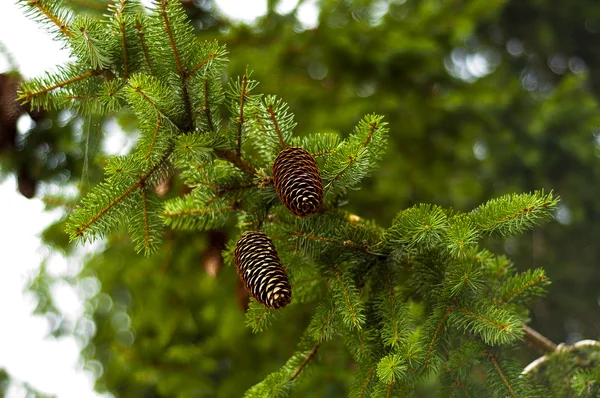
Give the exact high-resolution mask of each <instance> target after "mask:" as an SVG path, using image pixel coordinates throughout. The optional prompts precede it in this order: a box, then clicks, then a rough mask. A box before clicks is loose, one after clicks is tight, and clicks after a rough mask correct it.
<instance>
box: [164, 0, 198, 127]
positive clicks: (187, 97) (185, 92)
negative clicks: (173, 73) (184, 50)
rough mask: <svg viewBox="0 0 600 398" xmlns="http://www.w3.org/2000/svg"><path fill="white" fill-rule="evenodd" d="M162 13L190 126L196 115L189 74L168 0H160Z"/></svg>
mask: <svg viewBox="0 0 600 398" xmlns="http://www.w3.org/2000/svg"><path fill="white" fill-rule="evenodd" d="M159 3H160V14H161V16H162V18H163V21H164V23H165V31H166V33H167V36H168V38H169V44H170V45H171V50H172V51H173V56H174V57H175V62H176V63H177V72H178V73H179V76H180V78H181V89H182V90H183V105H184V107H185V113H186V114H187V117H188V126H187V127H189V126H192V125H193V123H194V115H193V113H192V104H191V102H190V95H189V93H188V87H187V76H188V72H187V69H186V67H185V65H184V64H183V62H182V61H181V57H180V55H179V50H178V49H177V44H176V43H175V36H174V35H173V30H172V28H171V22H170V21H169V16H168V15H167V5H168V0H160V2H159Z"/></svg>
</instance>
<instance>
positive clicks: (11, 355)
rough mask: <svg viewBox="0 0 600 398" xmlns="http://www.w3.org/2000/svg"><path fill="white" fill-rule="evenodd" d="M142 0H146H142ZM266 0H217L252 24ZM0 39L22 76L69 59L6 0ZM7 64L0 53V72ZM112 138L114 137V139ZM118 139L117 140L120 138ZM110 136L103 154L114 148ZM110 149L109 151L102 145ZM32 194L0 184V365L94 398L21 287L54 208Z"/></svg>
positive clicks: (16, 391)
mask: <svg viewBox="0 0 600 398" xmlns="http://www.w3.org/2000/svg"><path fill="white" fill-rule="evenodd" d="M143 1H144V2H146V0H143ZM266 3H267V1H266V0H217V5H218V6H219V8H220V9H221V11H222V12H224V13H226V14H228V15H229V16H230V17H232V18H233V19H235V20H237V21H240V22H247V23H251V22H252V21H253V20H254V19H255V18H257V17H259V16H261V15H263V14H264V13H265V11H266ZM297 3H298V0H283V1H282V2H281V4H280V7H279V9H278V11H279V12H280V13H282V14H285V13H289V12H291V11H292V10H293V9H294V7H295V6H296V5H297ZM315 4H316V1H315V0H308V1H305V3H304V4H303V5H302V6H301V7H299V9H298V13H297V17H298V19H299V21H300V22H301V24H302V28H304V29H311V28H313V27H315V26H316V25H317V19H318V11H317V8H316V6H315ZM0 43H2V44H4V46H5V47H6V48H7V49H8V50H9V52H10V53H11V54H12V55H13V57H14V59H15V60H16V62H17V65H18V67H19V70H20V71H21V73H22V74H23V75H24V76H25V77H26V78H31V77H34V76H39V75H41V74H42V73H43V72H44V71H46V70H49V69H52V68H53V67H54V66H55V65H59V64H62V63H64V62H65V61H66V60H67V59H68V54H67V52H66V51H64V50H61V49H60V44H59V43H58V42H55V41H53V40H52V39H51V38H50V37H49V36H47V35H46V34H45V32H44V30H43V29H42V28H40V27H39V25H37V24H36V23H34V22H32V21H30V20H29V19H27V18H26V17H25V16H24V15H23V12H22V10H21V9H20V8H19V7H18V6H16V5H15V4H14V1H13V0H0ZM7 69H8V64H7V62H6V60H5V59H4V57H3V56H1V55H0V73H2V72H5V71H6V70H7ZM115 139H116V138H115ZM121 142H122V141H121ZM116 146H119V144H118V143H117V142H116V141H115V142H113V143H112V144H111V145H108V147H106V149H108V151H109V152H113V153H114V152H118V151H119V149H120V148H116ZM112 147H114V150H111V149H109V148H112ZM43 207H44V206H43V204H42V202H41V200H40V199H39V198H35V199H31V200H30V199H26V198H25V197H23V196H21V195H20V194H19V193H18V192H17V190H16V182H15V180H14V178H8V179H7V180H6V181H4V182H2V183H0V368H5V369H6V370H7V371H8V372H9V374H10V375H11V376H12V377H14V378H15V379H16V380H17V381H18V382H26V383H28V384H30V385H31V386H33V387H34V388H36V389H38V390H40V391H41V392H44V393H48V394H54V395H56V396H57V397H59V398H70V397H73V398H88V397H99V396H100V395H99V394H97V393H95V392H94V391H93V376H92V375H91V374H90V373H89V372H85V371H83V370H82V366H81V364H80V363H79V350H80V348H81V347H78V345H77V342H76V341H75V339H73V338H61V339H54V338H53V337H48V335H49V325H48V322H47V321H46V320H45V318H43V317H39V316H33V315H31V313H32V311H33V309H34V308H35V300H34V299H33V297H32V296H30V295H27V294H25V293H24V289H25V288H26V286H27V285H28V283H29V281H30V280H31V278H32V277H33V276H34V275H35V273H36V270H37V269H38V267H39V264H40V262H41V261H42V260H43V259H44V258H46V257H47V256H48V251H47V249H45V248H42V247H41V243H40V239H39V234H40V233H41V231H43V229H44V228H45V227H46V226H47V225H49V224H50V223H51V222H52V221H54V220H56V219H58V217H60V214H59V213H56V212H54V213H48V212H44V211H43ZM78 266H79V264H73V262H67V261H65V260H64V259H63V258H61V257H60V256H57V255H54V256H53V257H52V261H51V267H50V268H51V269H52V270H53V271H54V272H56V273H61V272H68V273H71V274H72V273H73V272H76V269H77V267H78ZM53 294H54V298H55V299H56V300H57V305H58V306H59V307H60V309H61V310H64V311H65V312H67V313H68V314H69V315H70V316H72V317H78V316H80V315H81V313H82V305H81V301H80V299H79V298H78V296H77V294H76V293H75V291H74V290H73V289H71V288H70V287H68V286H64V285H63V286H59V287H57V288H55V289H54V290H53ZM24 396H25V392H24V391H23V389H22V387H21V386H20V385H19V384H13V385H12V386H11V388H10V389H9V391H8V395H7V398H20V397H24Z"/></svg>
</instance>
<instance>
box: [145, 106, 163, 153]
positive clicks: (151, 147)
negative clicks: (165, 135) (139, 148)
mask: <svg viewBox="0 0 600 398" xmlns="http://www.w3.org/2000/svg"><path fill="white" fill-rule="evenodd" d="M161 124H162V122H161V117H160V115H159V116H158V119H157V120H156V127H155V128H154V133H153V134H152V142H151V143H150V147H149V148H148V152H147V153H146V156H144V159H146V160H147V159H148V158H149V157H150V155H151V154H152V150H154V145H155V144H156V138H157V137H158V131H159V130H160V126H161Z"/></svg>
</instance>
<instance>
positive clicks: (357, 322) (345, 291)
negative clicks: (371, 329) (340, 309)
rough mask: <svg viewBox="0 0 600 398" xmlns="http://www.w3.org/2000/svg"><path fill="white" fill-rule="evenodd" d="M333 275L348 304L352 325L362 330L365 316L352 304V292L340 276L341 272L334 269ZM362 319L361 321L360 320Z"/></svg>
mask: <svg viewBox="0 0 600 398" xmlns="http://www.w3.org/2000/svg"><path fill="white" fill-rule="evenodd" d="M333 275H334V277H335V279H336V280H337V282H338V284H339V287H340V289H341V291H342V294H343V296H344V300H345V301H346V304H347V308H348V310H349V311H350V317H351V318H352V324H353V325H354V326H355V327H356V328H357V329H360V328H361V324H362V323H363V321H364V319H363V318H364V316H363V315H362V314H360V313H359V309H357V308H355V307H354V303H353V302H352V301H353V300H352V297H351V293H350V291H349V290H348V289H347V288H346V284H345V283H344V280H343V279H342V276H341V275H340V271H339V270H338V269H336V268H334V269H333ZM359 318H360V319H359Z"/></svg>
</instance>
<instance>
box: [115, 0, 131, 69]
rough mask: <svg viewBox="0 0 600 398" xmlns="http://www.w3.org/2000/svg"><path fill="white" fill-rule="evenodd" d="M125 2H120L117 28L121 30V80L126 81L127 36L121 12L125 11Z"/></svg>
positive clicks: (127, 65) (123, 0)
mask: <svg viewBox="0 0 600 398" xmlns="http://www.w3.org/2000/svg"><path fill="white" fill-rule="evenodd" d="M125 1H126V0H121V4H120V5H119V9H118V10H117V13H118V14H119V17H118V18H117V19H119V28H120V30H121V46H122V47H123V78H125V79H127V76H129V62H128V54H127V36H126V34H125V33H126V32H125V21H124V20H123V11H124V10H125Z"/></svg>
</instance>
